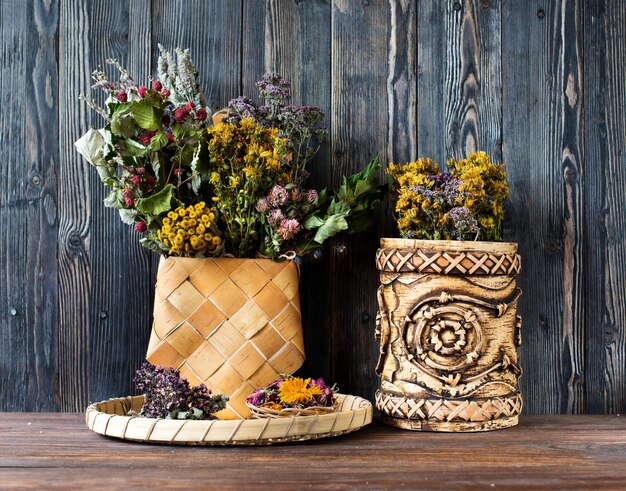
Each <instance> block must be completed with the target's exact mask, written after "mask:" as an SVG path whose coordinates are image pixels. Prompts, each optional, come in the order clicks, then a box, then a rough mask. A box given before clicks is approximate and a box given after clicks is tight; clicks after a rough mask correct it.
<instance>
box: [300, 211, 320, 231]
mask: <svg viewBox="0 0 626 491" xmlns="http://www.w3.org/2000/svg"><path fill="white" fill-rule="evenodd" d="M302 225H303V226H304V228H305V229H307V230H312V229H314V228H318V227H321V226H322V225H324V220H322V219H321V218H318V217H316V216H315V215H313V216H310V217H309V218H307V219H306V220H305V221H304V223H303V224H302Z"/></svg>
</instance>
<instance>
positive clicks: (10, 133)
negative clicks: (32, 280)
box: [0, 2, 40, 410]
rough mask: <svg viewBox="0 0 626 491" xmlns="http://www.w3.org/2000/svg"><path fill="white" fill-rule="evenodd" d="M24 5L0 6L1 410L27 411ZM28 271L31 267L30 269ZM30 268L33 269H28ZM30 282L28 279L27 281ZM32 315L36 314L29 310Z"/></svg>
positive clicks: (32, 209) (30, 211)
mask: <svg viewBox="0 0 626 491" xmlns="http://www.w3.org/2000/svg"><path fill="white" fill-rule="evenodd" d="M28 27H29V26H28V5H26V4H25V3H14V2H11V3H9V2H3V3H2V4H0V29H1V31H0V32H1V34H2V55H1V56H2V58H1V63H2V64H1V65H0V106H1V107H2V111H0V132H1V133H0V134H1V136H2V142H3V145H1V146H0V158H1V159H2V162H3V165H2V179H0V268H1V269H2V283H1V285H0V312H2V317H1V318H2V329H0V346H2V351H1V352H0V383H1V384H2V386H1V387H2V388H1V389H0V392H1V393H2V399H1V400H0V408H2V409H4V410H19V409H22V408H24V407H25V406H26V398H27V391H25V390H24V388H25V387H26V384H27V380H28V376H29V374H28V372H27V366H28V339H27V324H26V323H27V320H28V317H29V316H32V313H30V312H29V311H31V309H33V306H32V305H31V304H30V303H29V302H28V300H27V299H26V298H25V297H24V295H23V292H24V290H26V289H27V284H26V275H25V274H24V273H23V272H24V271H25V270H26V267H27V263H28V261H27V256H28V252H29V250H30V249H31V248H30V247H29V246H28V235H29V226H30V225H32V226H33V227H37V228H39V225H38V224H35V223H32V224H30V223H29V222H28V218H29V216H32V215H34V214H37V213H38V211H39V210H40V207H39V203H36V204H33V203H29V200H28V194H27V192H26V189H27V184H28V170H27V169H25V168H24V162H25V161H26V158H27V153H28V149H27V146H26V142H25V138H26V132H27V128H26V125H25V118H24V116H23V115H24V113H25V112H26V105H27V94H26V80H27V79H28V76H29V75H30V74H28V73H27V70H28V64H29V59H28V53H27V50H26V46H27V44H28V40H27V36H26V32H27V29H28ZM29 266H31V265H30V264H29ZM32 267H33V268H34V266H32ZM31 277H32V276H31ZM33 310H34V309H33Z"/></svg>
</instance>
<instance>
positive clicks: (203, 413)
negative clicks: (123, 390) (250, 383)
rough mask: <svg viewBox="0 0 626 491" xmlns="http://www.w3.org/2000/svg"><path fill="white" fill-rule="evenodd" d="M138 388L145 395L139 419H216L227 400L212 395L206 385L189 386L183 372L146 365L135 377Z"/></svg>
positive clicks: (220, 395)
mask: <svg viewBox="0 0 626 491" xmlns="http://www.w3.org/2000/svg"><path fill="white" fill-rule="evenodd" d="M134 383H135V387H136V389H137V390H138V391H140V392H143V393H144V395H145V403H144V405H143V407H142V408H141V412H140V413H139V415H140V416H143V417H146V418H164V419H214V416H213V414H214V413H216V412H218V411H220V410H222V409H224V408H225V407H226V402H227V401H228V397H226V396H224V395H222V394H219V395H215V396H214V395H212V394H211V391H210V390H209V389H208V388H207V387H206V385H204V384H200V385H198V386H195V387H190V385H189V382H187V379H186V378H185V377H181V376H180V371H179V370H176V369H174V368H167V367H164V366H162V365H156V366H155V365H152V364H151V363H148V362H145V363H144V364H143V365H141V367H140V368H139V370H137V373H136V375H135V378H134Z"/></svg>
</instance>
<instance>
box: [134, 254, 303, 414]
mask: <svg viewBox="0 0 626 491" xmlns="http://www.w3.org/2000/svg"><path fill="white" fill-rule="evenodd" d="M298 285H299V275H298V269H297V266H296V265H295V264H294V263H293V262H291V261H283V262H275V261H272V260H270V259H235V258H207V259H195V258H179V257H169V258H161V261H160V263H159V270H158V273H157V282H156V289H155V301H154V322H153V325H152V332H151V335H150V343H149V345H148V352H147V357H146V358H147V360H148V361H149V362H150V363H153V364H155V365H156V364H159V365H164V366H169V367H174V368H178V369H179V370H180V373H181V375H182V376H184V377H186V378H187V380H189V382H190V383H191V384H192V385H198V384H200V383H205V384H206V385H207V387H208V388H209V389H211V390H212V391H213V392H214V393H220V394H225V395H227V396H228V397H229V398H230V400H229V402H228V405H227V407H226V409H224V410H223V411H220V412H219V413H218V414H217V416H218V417H219V418H220V419H240V418H247V417H248V416H249V415H250V411H249V409H248V407H247V406H246V397H247V396H248V395H249V394H251V393H252V391H253V390H254V389H256V388H259V387H265V386H266V385H268V384H269V383H271V382H273V381H274V380H275V379H277V378H278V376H279V375H280V374H287V373H292V372H294V371H295V370H297V369H298V368H299V367H300V366H302V363H303V362H304V359H305V355H304V340H303V335H302V322H301V317H300V300H299V295H298Z"/></svg>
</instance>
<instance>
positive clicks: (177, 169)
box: [174, 167, 180, 176]
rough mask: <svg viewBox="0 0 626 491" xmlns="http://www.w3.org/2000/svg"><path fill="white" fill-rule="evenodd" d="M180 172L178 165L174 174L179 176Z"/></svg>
mask: <svg viewBox="0 0 626 491" xmlns="http://www.w3.org/2000/svg"><path fill="white" fill-rule="evenodd" d="M179 174H180V167H176V169H174V175H175V176H178V175H179Z"/></svg>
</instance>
